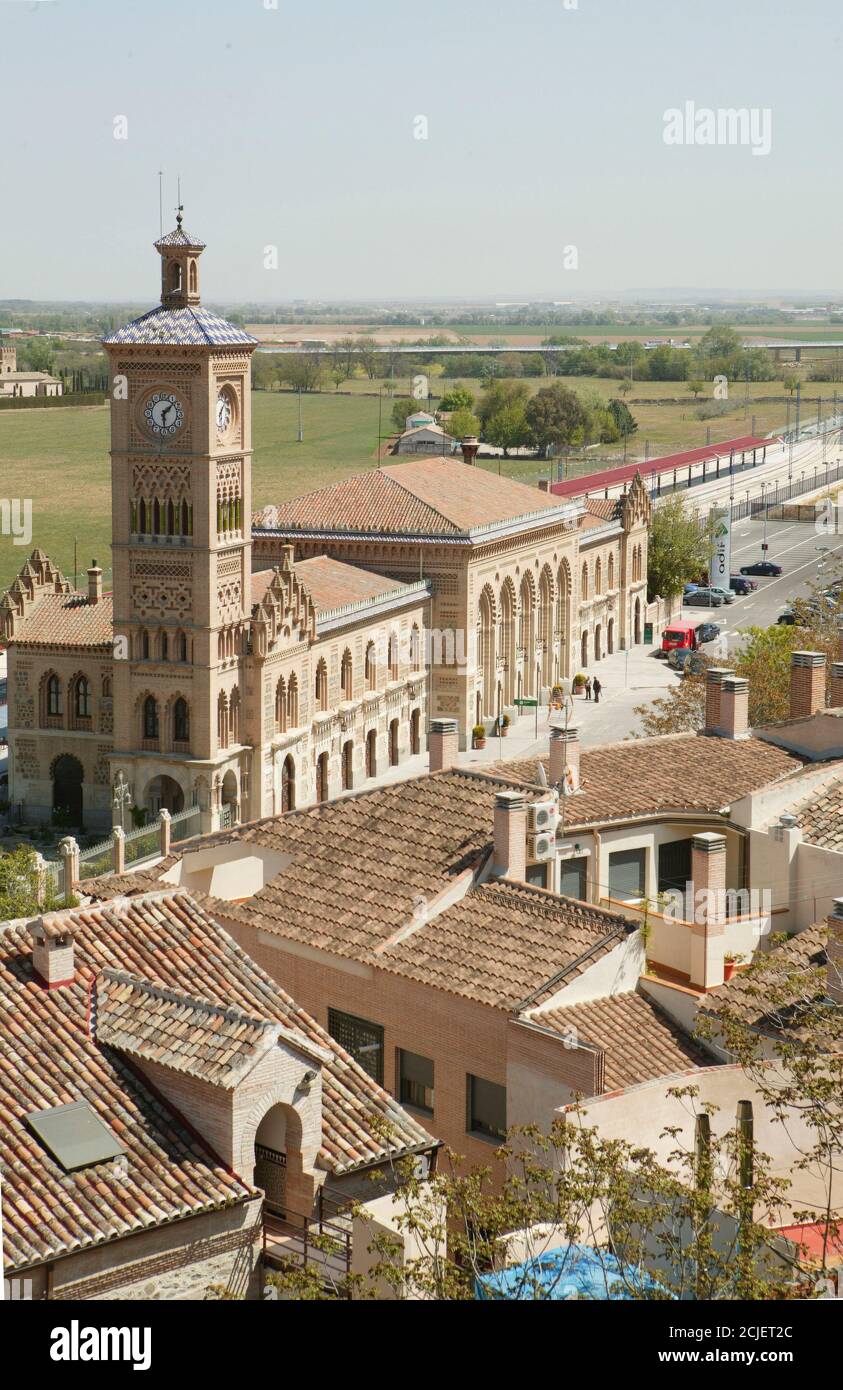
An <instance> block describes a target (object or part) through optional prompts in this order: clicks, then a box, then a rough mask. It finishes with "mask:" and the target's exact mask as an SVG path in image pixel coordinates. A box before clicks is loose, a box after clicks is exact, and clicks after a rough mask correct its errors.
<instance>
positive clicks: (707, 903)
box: [690, 682, 745, 989]
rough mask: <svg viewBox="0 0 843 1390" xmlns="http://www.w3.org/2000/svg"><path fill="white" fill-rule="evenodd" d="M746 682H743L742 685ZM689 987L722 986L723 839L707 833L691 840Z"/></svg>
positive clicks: (723, 927) (723, 917) (724, 872)
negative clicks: (691, 906)
mask: <svg viewBox="0 0 843 1390" xmlns="http://www.w3.org/2000/svg"><path fill="white" fill-rule="evenodd" d="M744 683H745V682H744ZM691 885H692V889H693V896H694V903H693V923H692V927H691V970H690V976H691V984H692V986H694V988H696V989H714V988H715V987H716V986H717V985H722V983H723V965H724V955H725V949H724V948H725V930H726V928H725V911H726V836H725V835H717V834H715V833H714V831H711V830H706V831H704V832H703V833H702V834H701V835H694V836H693V838H692V840H691Z"/></svg>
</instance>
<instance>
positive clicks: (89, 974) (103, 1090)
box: [0, 890, 432, 1267]
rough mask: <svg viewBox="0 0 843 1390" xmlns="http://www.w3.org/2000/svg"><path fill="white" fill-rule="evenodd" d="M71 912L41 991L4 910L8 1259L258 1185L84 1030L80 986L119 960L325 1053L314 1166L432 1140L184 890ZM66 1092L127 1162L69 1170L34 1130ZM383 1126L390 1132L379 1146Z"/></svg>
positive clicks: (139, 1041) (1, 1108)
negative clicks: (66, 951) (53, 980)
mask: <svg viewBox="0 0 843 1390" xmlns="http://www.w3.org/2000/svg"><path fill="white" fill-rule="evenodd" d="M69 921H70V923H71V925H72V926H73V927H74V928H75V963H76V977H75V981H74V983H73V984H72V985H67V986H64V987H63V988H61V989H56V990H46V989H45V988H44V987H43V984H42V982H41V981H40V979H39V977H38V976H37V975H36V974H35V972H34V970H33V967H32V943H31V940H30V937H29V934H28V932H27V930H26V928H25V927H24V926H21V925H20V924H14V923H12V924H8V925H7V926H6V927H4V928H2V929H0V1035H2V1037H3V1040H4V1047H3V1049H2V1050H0V1151H2V1158H3V1173H4V1178H5V1183H4V1189H3V1217H4V1242H5V1256H6V1260H7V1263H8V1265H9V1266H10V1267H17V1266H20V1265H26V1264H30V1263H36V1262H38V1261H40V1260H44V1259H47V1258H50V1257H51V1256H53V1255H57V1254H61V1253H65V1252H67V1251H70V1250H74V1249H79V1248H82V1247H84V1246H87V1245H92V1244H97V1243H100V1242H102V1241H105V1240H110V1239H114V1238H117V1237H119V1236H121V1235H125V1234H127V1233H129V1232H131V1231H135V1230H141V1229H144V1228H146V1227H149V1226H154V1225H157V1224H160V1223H161V1222H167V1221H173V1220H178V1219H179V1218H181V1217H185V1216H190V1215H193V1214H195V1213H198V1212H201V1211H206V1210H209V1209H212V1208H214V1207H218V1206H220V1205H225V1204H227V1203H231V1202H237V1201H241V1200H243V1199H244V1198H248V1197H249V1196H251V1195H253V1194H252V1189H251V1188H249V1187H248V1186H246V1184H245V1183H244V1182H242V1180H241V1179H240V1178H239V1177H238V1176H237V1175H236V1174H234V1173H231V1172H229V1171H228V1170H227V1169H226V1168H225V1167H224V1165H223V1164H222V1163H221V1162H220V1161H219V1160H218V1159H217V1158H216V1157H215V1156H214V1155H213V1154H212V1153H211V1152H210V1150H209V1149H207V1148H206V1147H205V1145H204V1144H203V1143H202V1142H201V1141H200V1140H198V1139H197V1138H196V1136H195V1135H194V1134H193V1133H192V1132H191V1131H189V1130H188V1129H187V1127H186V1126H185V1125H184V1124H183V1123H182V1121H181V1120H180V1118H179V1116H178V1114H177V1113H176V1112H174V1111H171V1110H169V1109H167V1108H165V1106H164V1105H163V1103H162V1101H161V1099H160V1098H159V1097H158V1096H157V1095H154V1094H153V1093H152V1092H151V1091H150V1090H149V1089H148V1088H147V1086H146V1085H145V1084H144V1082H143V1080H142V1079H141V1078H140V1077H139V1076H138V1074H137V1072H136V1071H135V1070H134V1069H133V1068H132V1067H130V1066H129V1064H128V1062H126V1061H124V1060H123V1058H122V1056H121V1055H120V1053H119V1052H118V1051H117V1048H116V1047H114V1046H110V1045H109V1046H106V1045H104V1043H103V1041H102V1039H97V1038H94V1037H90V1036H89V1035H88V1032H89V1030H88V1026H87V1020H88V1017H89V995H90V990H91V988H92V987H93V985H94V983H95V981H96V980H97V977H98V976H99V975H100V974H101V972H103V971H106V970H108V971H110V972H114V973H112V976H111V979H112V981H114V980H115V979H116V978H117V973H118V972H119V973H120V974H122V975H123V976H124V977H125V976H130V977H134V978H135V979H136V981H137V982H138V984H139V985H142V986H145V987H146V990H147V1001H149V1000H150V999H151V994H150V989H151V990H159V991H161V992H162V993H163V992H164V991H170V992H171V993H172V994H175V995H179V994H182V993H183V991H185V989H187V991H189V996H188V997H189V999H190V1000H193V1001H201V1004H203V1005H208V1006H210V1009H211V1011H213V1010H214V1009H216V1010H218V1011H219V1012H218V1014H216V1017H218V1018H220V1017H221V1016H222V1015H227V1016H228V1017H229V1018H233V1016H234V1015H235V1014H237V1013H240V1014H242V1015H243V1017H244V1019H247V1020H251V1021H252V1022H257V1021H259V1020H262V1021H264V1022H266V1023H269V1024H274V1025H278V1026H279V1027H280V1028H281V1029H285V1030H290V1032H291V1034H295V1035H297V1037H298V1038H299V1039H300V1042H301V1046H302V1047H303V1048H304V1049H305V1050H307V1049H313V1048H317V1049H319V1048H321V1049H324V1050H325V1051H327V1052H328V1053H329V1054H330V1061H329V1062H327V1063H325V1064H324V1065H323V1069H322V1115H323V1135H322V1147H321V1150H320V1153H319V1163H320V1165H321V1166H322V1167H324V1168H326V1169H328V1170H330V1171H334V1172H343V1171H347V1170H349V1169H352V1168H355V1167H360V1166H367V1165H369V1164H372V1163H375V1162H378V1161H379V1160H380V1159H381V1158H382V1157H383V1156H384V1155H385V1154H386V1153H387V1152H388V1148H389V1143H391V1144H392V1146H393V1151H395V1150H398V1151H402V1150H404V1149H406V1148H415V1147H421V1146H429V1144H430V1143H431V1142H432V1141H431V1140H430V1137H429V1136H428V1135H427V1134H426V1132H425V1131H424V1130H423V1129H422V1127H421V1126H420V1125H419V1124H417V1122H416V1121H415V1120H413V1119H412V1117H411V1116H409V1115H408V1114H407V1113H406V1112H405V1111H404V1110H402V1109H401V1107H400V1106H399V1105H398V1104H397V1103H396V1102H395V1101H394V1100H393V1099H392V1098H391V1097H390V1096H388V1095H387V1094H386V1092H385V1091H382V1090H381V1088H380V1087H378V1086H377V1085H376V1083H375V1082H374V1081H373V1080H372V1079H371V1078H370V1077H369V1076H368V1075H367V1074H366V1073H365V1072H364V1071H363V1070H362V1069H361V1068H360V1067H359V1066H358V1065H357V1063H356V1062H355V1061H354V1060H353V1059H352V1058H351V1057H350V1056H348V1054H347V1053H345V1052H344V1051H343V1050H342V1048H341V1047H340V1046H339V1045H338V1044H337V1043H336V1042H334V1040H333V1039H332V1038H330V1037H329V1036H328V1034H327V1033H325V1032H324V1030H323V1029H322V1028H321V1027H320V1026H319V1025H318V1024H317V1023H316V1022H315V1021H314V1020H313V1019H312V1018H311V1017H310V1016H309V1015H308V1014H306V1013H305V1012H304V1010H302V1009H300V1008H299V1007H298V1006H297V1005H296V1003H295V1002H294V1001H293V1000H292V999H291V998H290V997H289V995H287V994H285V993H284V991H283V990H282V989H280V988H279V987H278V986H277V985H276V984H275V983H274V982H273V981H272V980H271V979H270V978H269V976H268V975H266V974H265V973H264V972H263V971H262V970H261V969H260V968H259V967H258V966H257V965H256V964H255V963H254V961H252V960H251V959H250V958H249V957H248V956H247V955H246V953H245V952H244V951H242V950H241V949H240V947H239V946H238V945H237V944H236V942H234V941H232V939H231V938H230V937H229V936H228V935H227V933H225V932H224V931H222V930H221V929H220V928H219V927H218V926H217V925H216V924H215V923H214V922H213V921H212V919H211V918H210V917H209V916H208V915H207V913H205V912H204V911H203V910H202V909H201V907H200V906H199V905H198V903H197V902H195V901H194V899H193V898H192V897H191V896H190V895H189V894H187V893H185V892H179V891H177V890H176V891H173V890H170V891H158V892H154V893H142V894H140V895H138V896H137V897H134V898H113V899H111V900H109V901H105V902H102V903H99V904H94V905H91V906H89V907H84V906H83V907H80V908H78V909H76V910H75V911H73V912H72V913H71V914H69ZM145 1007H146V1009H147V1011H149V1010H150V1009H151V1007H152V1006H151V1004H150V1003H149V1002H147V1004H146V1006H145ZM213 1016H214V1015H213V1012H211V1013H210V1014H209V1015H207V1016H205V1022H204V1023H203V1025H202V1027H201V1029H200V1030H199V1032H198V1033H196V1034H194V1036H195V1037H196V1039H197V1041H199V1039H201V1040H202V1045H203V1046H207V1045H208V1042H207V1038H208V1027H207V1018H208V1017H213ZM107 1019H108V1007H107ZM149 1022H150V1014H149V1012H147V1014H146V1015H145V1016H144V1017H143V1018H142V1019H141V1021H140V1023H138V1024H137V1025H136V1026H135V1028H134V1031H133V1033H132V1037H133V1040H134V1043H135V1044H136V1045H137V1046H148V1045H150V1036H151V1035H148V1036H147V1037H143V1036H141V1032H142V1028H143V1026H144V1024H145V1023H149ZM124 1025H125V1026H126V1027H129V1023H128V1019H125V1020H122V1021H121V1019H120V1018H119V1017H116V1018H114V1019H113V1020H112V1026H114V1027H120V1026H124ZM109 1026H110V1025H109V1022H108V1021H107V1022H106V1028H107V1029H108V1027H109ZM169 1026H170V1024H169V1022H168V1023H167V1027H169ZM190 1026H191V1027H194V1026H195V1019H193V1020H192V1021H191V1024H190ZM244 1026H246V1025H245V1024H244ZM229 1037H230V1034H229ZM293 1045H296V1044H295V1043H294V1044H293ZM138 1055H140V1054H138ZM218 1060H219V1056H218ZM209 1065H210V1063H209ZM76 1100H86V1101H88V1102H89V1104H90V1105H91V1106H92V1108H93V1110H94V1111H95V1113H96V1114H97V1115H98V1116H99V1118H100V1119H101V1120H102V1121H103V1122H104V1123H105V1124H106V1125H107V1126H108V1127H109V1128H110V1129H111V1130H112V1132H113V1133H114V1134H115V1136H116V1137H117V1139H118V1140H119V1141H120V1142H121V1143H122V1144H124V1145H125V1147H126V1149H127V1151H128V1152H127V1169H126V1170H124V1169H123V1167H122V1166H121V1167H120V1168H115V1167H114V1166H113V1165H100V1166H98V1167H97V1168H96V1169H83V1170H79V1171H76V1172H72V1173H66V1172H65V1171H64V1169H63V1168H62V1167H61V1166H60V1165H58V1164H57V1162H56V1161H55V1160H54V1159H53V1158H52V1157H51V1155H50V1154H49V1153H47V1152H46V1151H45V1149H44V1148H43V1146H42V1145H41V1144H40V1142H39V1141H38V1140H37V1139H35V1137H34V1136H33V1135H32V1134H31V1133H30V1131H29V1129H28V1127H27V1125H26V1123H25V1117H26V1116H27V1115H28V1114H31V1113H32V1112H33V1111H35V1110H39V1109H44V1108H47V1107H51V1106H55V1105H63V1104H66V1103H68V1102H71V1101H76ZM385 1129H386V1130H389V1131H390V1133H391V1136H392V1137H391V1140H390V1141H389V1143H388V1142H387V1141H386V1140H385V1139H384V1137H383V1136H384V1130H385Z"/></svg>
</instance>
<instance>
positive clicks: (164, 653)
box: [158, 632, 170, 661]
mask: <svg viewBox="0 0 843 1390" xmlns="http://www.w3.org/2000/svg"><path fill="white" fill-rule="evenodd" d="M158 650H159V652H160V653H161V660H162V661H169V659H170V639H169V637H168V636H167V634H166V632H162V633H161V636H160V638H159V640H158Z"/></svg>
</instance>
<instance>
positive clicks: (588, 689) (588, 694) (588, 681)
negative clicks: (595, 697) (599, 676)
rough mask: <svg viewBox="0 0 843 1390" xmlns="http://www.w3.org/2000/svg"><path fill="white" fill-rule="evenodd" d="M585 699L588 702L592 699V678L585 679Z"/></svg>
mask: <svg viewBox="0 0 843 1390" xmlns="http://www.w3.org/2000/svg"><path fill="white" fill-rule="evenodd" d="M585 698H586V699H587V700H590V699H591V676H586V678H585Z"/></svg>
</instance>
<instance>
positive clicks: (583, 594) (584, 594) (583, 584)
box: [580, 565, 588, 599]
mask: <svg viewBox="0 0 843 1390" xmlns="http://www.w3.org/2000/svg"><path fill="white" fill-rule="evenodd" d="M580 598H581V599H586V598H588V565H583V567H582V575H581V577H580Z"/></svg>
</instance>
